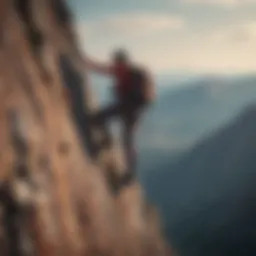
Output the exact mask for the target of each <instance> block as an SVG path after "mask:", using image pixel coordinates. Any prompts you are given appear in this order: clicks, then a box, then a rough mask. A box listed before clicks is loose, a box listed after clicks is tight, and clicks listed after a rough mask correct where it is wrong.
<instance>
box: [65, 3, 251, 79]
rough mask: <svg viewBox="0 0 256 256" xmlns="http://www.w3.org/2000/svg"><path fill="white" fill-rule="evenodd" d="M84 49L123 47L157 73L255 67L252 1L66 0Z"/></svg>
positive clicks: (102, 55) (93, 53)
mask: <svg viewBox="0 0 256 256" xmlns="http://www.w3.org/2000/svg"><path fill="white" fill-rule="evenodd" d="M68 2H69V3H70V5H71V7H72V8H73V12H74V14H75V15H76V21H77V23H76V24H77V31H78V35H79V37H80V39H81V43H82V46H83V49H84V51H85V52H86V54H87V55H88V56H90V57H91V58H94V59H96V60H99V61H107V60H109V56H110V53H111V51H113V49H115V48H116V47H123V48H125V49H127V50H129V51H130V53H131V56H132V58H133V59H134V61H136V62H138V63H140V64H142V65H144V66H147V67H148V68H149V69H151V70H152V71H153V72H155V73H157V74H168V73H185V72H186V73H197V74H198V73H199V74H205V73H207V74H208V73H210V74H240V73H251V72H255V71H256V0H68Z"/></svg>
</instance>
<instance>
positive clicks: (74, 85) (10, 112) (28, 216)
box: [0, 0, 167, 256]
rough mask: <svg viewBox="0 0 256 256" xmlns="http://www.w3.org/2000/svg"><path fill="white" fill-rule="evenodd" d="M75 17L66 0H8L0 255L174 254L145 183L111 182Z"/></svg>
mask: <svg viewBox="0 0 256 256" xmlns="http://www.w3.org/2000/svg"><path fill="white" fill-rule="evenodd" d="M72 27H73V26H72V17H71V15H70V13H69V10H68V8H67V7H66V6H65V5H64V3H63V2H62V1H61V0H12V1H11V0H2V1H1V2H0V122H1V123H0V152H1V153H0V169H1V172H0V181H1V184H0V202H1V204H0V251H1V255H49V256H51V255H53V256H55V255H74V256H78V255H88V256H92V255H93V256H94V255H95V256H96V255H99V256H100V255H109V256H110V255H111V256H115V255H118V256H119V255H122V256H125V255H127V256H130V255H132V256H135V255H141V256H143V255H145V256H150V255H160V256H161V255H166V254H167V250H166V245H165V243H164V240H163V239H162V237H161V232H160V224H159V220H158V217H157V213H156V210H155V209H154V207H152V206H150V205H148V204H147V203H146V202H145V199H144V197H143V191H142V189H141V187H140V185H139V183H134V184H133V185H132V186H130V187H127V188H125V189H123V190H122V191H121V192H120V193H119V194H117V195H114V194H113V192H112V188H113V185H114V183H115V182H114V180H115V179H109V177H116V176H117V175H118V174H119V173H120V172H121V171H122V157H121V154H119V155H120V156H119V157H117V156H116V153H117V152H121V151H120V149H119V148H118V146H116V145H113V146H112V147H111V148H109V149H102V148H101V147H100V146H98V145H100V144H99V143H98V142H99V140H100V138H101V137H102V136H104V133H105V132H106V130H105V128H104V127H95V126H94V125H93V124H92V123H91V121H90V117H91V114H92V113H93V111H95V109H96V107H97V106H96V105H95V102H94V101H93V100H92V99H93V98H92V95H91V92H90V88H89V85H88V83H86V74H85V70H84V68H83V66H82V63H81V56H82V55H81V53H80V50H79V46H78V43H77V42H76V36H75V33H74V31H73V29H72ZM63 85H65V86H66V87H68V88H69V95H68V100H67V98H66V97H64V94H63ZM110 173H111V175H110Z"/></svg>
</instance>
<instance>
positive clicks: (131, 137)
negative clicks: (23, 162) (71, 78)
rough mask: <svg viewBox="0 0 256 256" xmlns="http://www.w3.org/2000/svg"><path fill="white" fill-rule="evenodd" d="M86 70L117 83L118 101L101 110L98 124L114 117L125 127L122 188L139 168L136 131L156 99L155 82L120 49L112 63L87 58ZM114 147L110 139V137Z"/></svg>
mask: <svg viewBox="0 0 256 256" xmlns="http://www.w3.org/2000/svg"><path fill="white" fill-rule="evenodd" d="M85 64H86V66H87V69H89V70H92V71H94V72H97V73H101V74H105V75H110V76H112V77H113V78H114V80H115V86H114V95H115V102H114V103H112V104H110V105H109V106H107V107H106V108H104V109H102V110H100V111H99V112H98V113H97V114H96V115H95V119H94V120H96V122H99V123H101V124H105V123H106V122H107V121H108V120H110V119H111V118H112V117H119V118H120V119H121V122H122V124H123V126H122V140H123V146H124V154H125V160H126V166H127V170H126V172H125V175H124V177H122V178H121V181H120V182H121V183H122V185H128V184H130V182H132V181H133V180H134V177H135V174H136V166H137V154H136V149H135V131H136V128H137V126H138V123H139V121H140V120H141V115H142V112H143V111H144V110H145V108H146V107H147V106H148V105H149V104H150V103H151V102H152V101H153V99H154V96H155V95H154V83H153V79H152V76H151V74H150V73H149V72H148V71H147V70H145V69H144V68H141V67H137V66H136V65H134V64H133V63H132V62H131V61H130V58H129V55H128V53H127V52H126V51H125V50H123V49H118V50H116V51H115V52H114V54H113V56H112V63H110V64H100V63H97V62H95V61H92V60H91V59H89V58H88V57H87V56H86V57H85ZM108 139H109V140H110V141H109V143H110V144H111V139H110V138H108Z"/></svg>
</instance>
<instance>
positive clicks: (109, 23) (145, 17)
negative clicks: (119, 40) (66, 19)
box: [82, 13, 185, 36]
mask: <svg viewBox="0 0 256 256" xmlns="http://www.w3.org/2000/svg"><path fill="white" fill-rule="evenodd" d="M184 24H185V22H184V20H183V19H182V18H181V17H179V16H173V15H167V14H155V13H128V14H123V15H120V16H112V17H105V18H101V19H100V20H97V21H89V22H87V23H86V24H85V25H82V29H83V30H84V32H85V33H86V34H88V35H89V36H90V35H92V34H95V33H98V34H99V33H100V34H102V33H103V34H105V35H106V36H143V35H150V34H154V33H158V32H162V31H166V32H167V33H168V32H169V31H172V30H180V29H182V28H183V26H184Z"/></svg>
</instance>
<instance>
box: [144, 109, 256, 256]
mask: <svg viewBox="0 0 256 256" xmlns="http://www.w3.org/2000/svg"><path fill="white" fill-rule="evenodd" d="M144 183H145V187H146V190H147V193H148V197H149V198H150V199H151V200H152V201H154V202H155V203H156V204H157V205H158V206H159V208H160V209H161V212H162V214H163V216H164V218H165V226H166V231H167V234H168V236H169V238H170V240H171V241H172V243H173V244H174V246H176V247H177V248H178V250H179V251H180V255H181V256H205V255H207V256H222V255H223V256H226V255H227V256H228V255H232V256H233V255H238V256H252V255H256V244H255V241H256V187H255V183H256V105H253V106H251V107H249V108H247V109H246V110H245V111H244V112H243V114H242V115H239V116H238V117H237V118H236V119H235V120H233V121H232V122H230V123H229V124H227V125H226V126H225V127H224V128H221V129H219V130H218V131H216V132H215V133H213V134H211V135H209V136H206V137H205V138H204V139H202V140H200V141H199V142H198V143H196V145H195V146H193V147H192V148H191V149H190V150H189V151H188V152H186V153H185V154H184V155H183V156H181V157H180V159H179V160H177V161H174V162H173V161H171V160H170V162H169V164H168V163H167V162H163V163H162V164H158V167H157V169H156V171H155V172H149V173H148V176H147V178H146V179H145V180H144Z"/></svg>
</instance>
